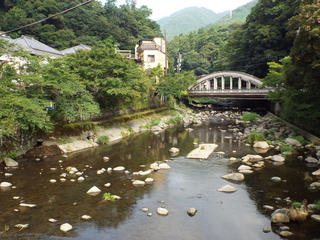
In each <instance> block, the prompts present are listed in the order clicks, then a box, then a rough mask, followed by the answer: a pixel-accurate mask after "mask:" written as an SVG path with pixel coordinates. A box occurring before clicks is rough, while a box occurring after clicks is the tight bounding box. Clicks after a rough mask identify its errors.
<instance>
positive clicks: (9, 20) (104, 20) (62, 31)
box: [0, 0, 162, 50]
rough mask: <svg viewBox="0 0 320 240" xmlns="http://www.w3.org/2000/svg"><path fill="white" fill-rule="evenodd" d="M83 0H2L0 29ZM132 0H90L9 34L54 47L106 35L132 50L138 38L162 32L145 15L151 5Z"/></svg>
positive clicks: (91, 41) (89, 41)
mask: <svg viewBox="0 0 320 240" xmlns="http://www.w3.org/2000/svg"><path fill="white" fill-rule="evenodd" d="M84 2H86V0H65V1H59V0H43V1H40V0H28V1H26V0H5V1H4V2H3V3H2V4H1V5H0V15H1V16H0V18H2V21H0V30H1V31H9V30H12V29H15V28H18V27H21V26H24V25H27V24H30V23H33V22H35V21H39V20H41V19H43V18H46V17H48V16H50V15H52V14H56V13H58V12H61V11H64V10H66V9H68V8H71V7H74V6H76V5H78V4H80V3H84ZM135 2H136V1H127V4H125V5H121V6H119V7H118V6H117V5H116V0H108V1H106V3H105V5H104V6H102V5H101V3H100V2H99V1H93V2H91V3H89V4H87V5H84V6H82V7H79V8H77V9H74V10H72V11H70V12H67V13H65V14H62V15H59V16H57V17H54V18H51V19H48V20H47V21H45V22H42V23H39V24H36V25H33V26H31V27H27V28H23V29H21V30H19V31H17V32H14V33H11V34H9V35H10V36H11V37H13V38H16V37H19V36H20V35H28V36H32V37H34V38H36V39H37V40H39V41H40V42H43V43H45V44H47V45H49V46H51V47H54V48H57V49H65V48H69V47H72V46H74V45H77V44H80V43H82V44H87V45H90V46H94V45H97V44H98V42H99V41H103V40H105V39H109V40H111V41H112V42H113V43H114V44H116V45H118V46H119V48H121V49H129V50H132V49H133V48H134V45H135V44H136V43H137V41H138V40H139V39H141V38H154V37H161V36H162V34H161V31H160V27H159V25H158V24H157V23H156V22H155V21H153V20H151V19H149V18H148V17H149V16H150V15H151V14H152V11H151V9H149V8H147V7H146V6H141V7H140V8H137V7H136V4H135Z"/></svg>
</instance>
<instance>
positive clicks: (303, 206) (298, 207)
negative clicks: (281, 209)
mask: <svg viewBox="0 0 320 240" xmlns="http://www.w3.org/2000/svg"><path fill="white" fill-rule="evenodd" d="M308 215H309V212H308V209H307V201H306V200H304V201H303V202H302V203H300V202H293V203H292V206H291V208H290V209H289V216H290V219H291V220H293V221H304V220H306V219H307V217H308Z"/></svg>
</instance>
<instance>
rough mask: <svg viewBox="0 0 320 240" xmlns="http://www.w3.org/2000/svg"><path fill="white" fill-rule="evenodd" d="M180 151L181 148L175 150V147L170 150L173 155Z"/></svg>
mask: <svg viewBox="0 0 320 240" xmlns="http://www.w3.org/2000/svg"><path fill="white" fill-rule="evenodd" d="M179 151H180V150H179V148H175V147H172V148H170V149H169V152H171V153H178V152H179Z"/></svg>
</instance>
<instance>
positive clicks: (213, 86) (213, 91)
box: [188, 71, 273, 98]
mask: <svg viewBox="0 0 320 240" xmlns="http://www.w3.org/2000/svg"><path fill="white" fill-rule="evenodd" d="M261 86H262V82H261V79H260V78H258V77H255V76H253V75H250V74H247V73H243V72H236V71H220V72H215V73H211V74H208V75H205V76H203V77H201V78H199V79H198V80H197V84H194V85H192V86H190V87H189V89H188V90H189V96H190V97H234V98H264V97H265V96H266V95H267V94H268V92H269V91H272V90H273V88H261Z"/></svg>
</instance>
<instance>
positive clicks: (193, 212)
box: [187, 208, 197, 217]
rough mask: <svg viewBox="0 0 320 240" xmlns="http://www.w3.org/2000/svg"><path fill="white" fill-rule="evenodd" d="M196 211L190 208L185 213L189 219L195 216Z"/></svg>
mask: <svg viewBox="0 0 320 240" xmlns="http://www.w3.org/2000/svg"><path fill="white" fill-rule="evenodd" d="M196 212H197V209H195V208H190V209H189V210H188V211H187V213H188V215H189V216H190V217H193V216H194V215H196Z"/></svg>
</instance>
